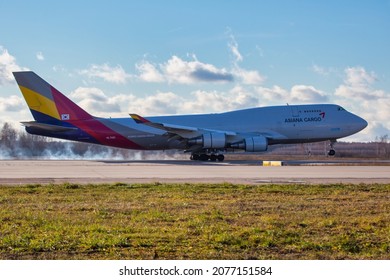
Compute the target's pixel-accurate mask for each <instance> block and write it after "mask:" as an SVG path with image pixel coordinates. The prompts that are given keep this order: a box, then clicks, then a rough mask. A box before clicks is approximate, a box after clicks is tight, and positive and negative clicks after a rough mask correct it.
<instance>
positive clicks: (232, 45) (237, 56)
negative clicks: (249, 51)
mask: <svg viewBox="0 0 390 280" xmlns="http://www.w3.org/2000/svg"><path fill="white" fill-rule="evenodd" d="M229 37H230V42H229V43H228V47H229V50H230V52H231V53H232V54H233V57H234V62H235V63H239V62H241V61H243V57H242V55H241V53H240V51H239V50H238V43H237V41H236V39H235V38H234V36H233V34H231V33H230V35H229Z"/></svg>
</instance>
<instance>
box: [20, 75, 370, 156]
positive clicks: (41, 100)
mask: <svg viewBox="0 0 390 280" xmlns="http://www.w3.org/2000/svg"><path fill="white" fill-rule="evenodd" d="M13 75H14V77H15V80H16V82H17V84H18V86H19V88H20V91H21V92H22V94H23V96H24V98H25V100H26V102H27V105H28V107H29V109H30V111H31V113H32V115H33V117H34V119H35V120H34V121H25V122H21V123H22V124H23V125H24V126H25V129H26V131H27V132H28V133H31V134H36V135H42V136H47V137H54V138H60V139H65V140H73V141H80V142H87V143H93V144H100V145H106V146H111V147H118V148H126V149H136V150H169V149H177V150H184V152H188V153H191V157H190V159H191V160H200V161H209V160H210V161H223V160H224V153H227V152H234V151H244V152H265V151H266V150H267V148H268V146H269V145H275V144H292V143H309V142H319V141H330V150H329V155H330V156H333V155H335V150H334V149H333V144H334V143H335V142H336V140H337V139H339V138H342V137H346V136H349V135H352V134H355V133H357V132H359V131H361V130H362V129H364V128H365V127H366V126H367V125H368V123H367V122H366V121H365V120H364V119H362V118H361V117H359V116H357V115H354V114H352V113H350V112H348V111H347V110H345V109H344V108H343V107H341V106H339V105H335V104H311V105H288V104H287V105H284V106H268V107H257V108H249V109H242V110H236V111H230V112H224V113H214V114H193V115H172V116H152V117H142V116H139V115H137V114H130V117H126V118H100V117H96V116H92V115H91V114H89V113H88V112H86V111H85V110H83V109H82V108H80V107H79V106H78V105H76V104H75V103H74V102H72V101H71V100H70V99H69V98H67V97H66V96H65V95H64V94H62V93H61V92H59V91H58V90H57V89H56V88H54V87H53V86H51V85H50V84H49V83H47V82H46V81H45V80H43V79H42V78H41V77H39V76H38V75H37V74H35V73H34V72H32V71H21V72H13Z"/></svg>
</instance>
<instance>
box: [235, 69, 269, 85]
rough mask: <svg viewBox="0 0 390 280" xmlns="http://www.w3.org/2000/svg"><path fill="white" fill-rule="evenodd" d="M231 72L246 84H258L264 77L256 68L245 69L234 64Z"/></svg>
mask: <svg viewBox="0 0 390 280" xmlns="http://www.w3.org/2000/svg"><path fill="white" fill-rule="evenodd" d="M233 73H234V75H235V76H236V77H238V78H240V80H241V82H242V83H243V84H246V85H259V84H262V83H263V82H264V81H265V77H264V76H262V75H261V74H260V73H259V72H258V71H256V70H245V69H242V68H240V67H238V66H236V67H235V69H234V70H233Z"/></svg>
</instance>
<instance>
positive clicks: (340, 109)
mask: <svg viewBox="0 0 390 280" xmlns="http://www.w3.org/2000/svg"><path fill="white" fill-rule="evenodd" d="M337 110H338V111H345V109H344V108H343V107H339V108H338V109H337Z"/></svg>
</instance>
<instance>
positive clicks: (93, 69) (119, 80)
mask: <svg viewBox="0 0 390 280" xmlns="http://www.w3.org/2000/svg"><path fill="white" fill-rule="evenodd" d="M79 73H80V74H82V75H86V76H88V77H89V78H101V79H103V80H105V81H106V82H110V83H115V84H124V83H126V81H127V80H128V79H129V78H131V77H132V76H131V75H130V74H127V73H126V72H125V70H124V69H123V68H122V66H120V65H117V66H116V67H111V66H110V65H108V64H107V63H105V64H102V65H96V64H92V65H91V66H90V67H89V68H88V69H85V70H81V71H79Z"/></svg>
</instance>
